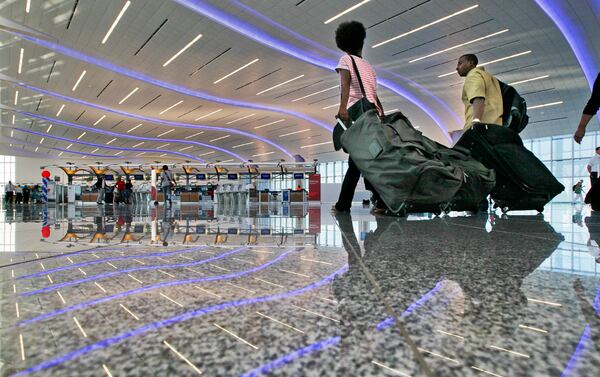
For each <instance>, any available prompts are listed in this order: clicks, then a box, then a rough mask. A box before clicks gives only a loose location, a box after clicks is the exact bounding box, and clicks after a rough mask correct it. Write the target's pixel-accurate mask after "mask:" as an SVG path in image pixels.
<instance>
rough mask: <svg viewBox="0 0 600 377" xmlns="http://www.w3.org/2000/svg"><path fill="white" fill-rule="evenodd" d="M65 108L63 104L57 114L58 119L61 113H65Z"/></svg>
mask: <svg viewBox="0 0 600 377" xmlns="http://www.w3.org/2000/svg"><path fill="white" fill-rule="evenodd" d="M64 108H65V104H64V103H63V104H62V105H61V106H60V109H58V112H57V113H56V116H57V117H58V116H60V113H62V111H63V109H64Z"/></svg>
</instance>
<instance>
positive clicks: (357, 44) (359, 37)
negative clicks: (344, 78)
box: [335, 21, 367, 54]
mask: <svg viewBox="0 0 600 377" xmlns="http://www.w3.org/2000/svg"><path fill="white" fill-rule="evenodd" d="M366 37H367V31H366V29H365V27H364V26H363V24H361V23H360V22H358V21H348V22H342V23H341V24H340V25H339V26H338V27H337V29H336V30H335V44H336V45H337V46H338V48H339V49H340V50H342V51H344V52H345V53H347V54H360V52H361V51H362V48H363V44H364V42H365V38H366Z"/></svg>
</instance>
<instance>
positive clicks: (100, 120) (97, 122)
mask: <svg viewBox="0 0 600 377" xmlns="http://www.w3.org/2000/svg"><path fill="white" fill-rule="evenodd" d="M104 118H106V115H102V116H101V117H100V118H99V119H98V120H97V121H95V122H94V126H97V125H98V124H99V123H100V122H102V120H103V119H104Z"/></svg>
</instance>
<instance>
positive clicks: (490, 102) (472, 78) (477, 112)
mask: <svg viewBox="0 0 600 377" xmlns="http://www.w3.org/2000/svg"><path fill="white" fill-rule="evenodd" d="M478 63H479V61H478V59H477V56H475V55H473V54H466V55H463V56H461V57H460V58H459V59H458V63H457V65H456V71H457V72H458V74H459V75H460V76H461V77H465V83H464V86H463V91H462V101H463V104H464V105H465V126H464V128H463V129H462V130H460V131H454V132H453V133H452V134H453V135H452V136H453V138H455V137H456V140H457V139H458V136H460V135H462V133H463V132H464V131H466V130H468V129H469V128H471V127H472V126H473V124H474V123H487V124H497V125H500V126H501V125H502V111H503V108H502V92H501V91H500V84H499V83H498V80H497V79H496V78H495V77H494V76H492V75H490V74H489V73H487V72H486V71H485V69H484V68H483V67H477V64H478Z"/></svg>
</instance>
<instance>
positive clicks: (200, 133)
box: [184, 131, 204, 140]
mask: <svg viewBox="0 0 600 377" xmlns="http://www.w3.org/2000/svg"><path fill="white" fill-rule="evenodd" d="M203 133H204V131H200V132H196V133H195V134H193V135H190V136H186V137H184V139H185V140H187V139H191V138H193V137H195V136H198V135H202V134H203Z"/></svg>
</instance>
